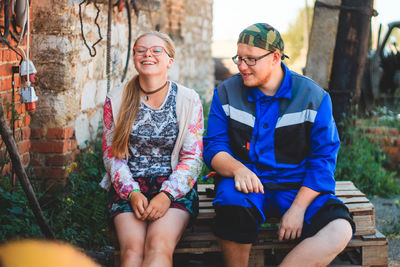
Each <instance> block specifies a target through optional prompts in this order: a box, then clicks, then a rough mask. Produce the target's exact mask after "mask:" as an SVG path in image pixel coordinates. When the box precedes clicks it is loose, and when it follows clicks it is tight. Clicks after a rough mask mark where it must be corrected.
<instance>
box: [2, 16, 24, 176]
mask: <svg viewBox="0 0 400 267" xmlns="http://www.w3.org/2000/svg"><path fill="white" fill-rule="evenodd" d="M2 12H3V11H2ZM0 24H1V25H4V15H3V13H2V14H1V17H0ZM1 31H2V33H4V29H1ZM7 41H9V43H10V45H11V46H13V47H15V46H16V42H15V41H14V40H12V39H11V37H10V35H9V37H8V39H7ZM19 47H20V48H22V49H24V50H25V51H26V36H25V39H24V41H23V42H21V44H20V45H19ZM17 50H18V49H17ZM20 59H21V58H20V57H19V56H18V55H17V53H15V52H14V51H12V50H11V49H9V48H8V47H7V45H6V44H4V43H0V99H1V103H2V105H3V108H4V111H5V115H6V120H7V122H8V123H9V126H10V128H11V129H12V130H13V133H14V137H15V140H16V143H17V147H18V150H19V153H20V156H21V160H22V164H23V165H24V166H25V167H26V166H27V165H28V163H29V161H30V153H29V150H30V147H31V142H30V136H31V129H30V127H29V126H30V123H31V116H30V114H29V113H28V112H27V111H26V109H25V104H23V103H20V95H19V93H20V90H19V89H20V88H21V87H23V86H24V84H23V83H22V82H21V79H20V77H19V73H14V81H15V85H14V90H13V89H12V77H13V72H12V67H13V66H16V67H17V66H19V62H20ZM13 95H14V96H13ZM12 121H14V129H13V125H12V123H11V122H12ZM7 161H9V156H8V153H7V151H6V146H5V144H4V142H3V140H2V139H0V166H3V165H4V164H5V165H4V169H3V170H2V173H1V175H2V176H4V175H9V174H10V173H11V163H7V164H6V162H7Z"/></svg>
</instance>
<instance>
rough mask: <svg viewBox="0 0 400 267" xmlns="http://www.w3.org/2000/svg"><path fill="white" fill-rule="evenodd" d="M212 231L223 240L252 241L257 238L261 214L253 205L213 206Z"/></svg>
mask: <svg viewBox="0 0 400 267" xmlns="http://www.w3.org/2000/svg"><path fill="white" fill-rule="evenodd" d="M215 212H216V217H215V222H214V232H215V234H216V236H218V237H219V238H221V239H224V240H230V241H234V242H237V243H242V244H248V243H253V242H254V241H255V240H256V239H257V233H258V226H259V224H260V221H261V215H260V213H259V211H258V210H257V208H255V207H241V206H234V205H222V206H217V207H216V208H215Z"/></svg>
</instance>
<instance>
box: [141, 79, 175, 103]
mask: <svg viewBox="0 0 400 267" xmlns="http://www.w3.org/2000/svg"><path fill="white" fill-rule="evenodd" d="M167 83H168V81H165V83H164V84H163V85H162V86H161V87H160V88H157V89H156V90H154V91H151V92H146V91H145V90H143V88H142V87H141V86H140V83H139V82H138V85H139V89H140V91H142V93H143V94H145V96H144V100H146V101H148V100H149V95H152V94H155V93H157V92H158V91H160V90H162V89H163V88H164V87H165V86H166V85H167Z"/></svg>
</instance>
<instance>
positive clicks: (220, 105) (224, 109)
mask: <svg viewBox="0 0 400 267" xmlns="http://www.w3.org/2000/svg"><path fill="white" fill-rule="evenodd" d="M282 69H283V70H284V72H285V75H284V79H283V81H282V83H281V86H280V88H279V89H278V91H277V93H276V94H275V95H274V96H266V95H264V94H263V93H262V92H261V91H260V90H259V89H257V88H256V87H246V86H245V85H244V84H243V80H242V77H241V75H240V74H237V75H234V76H233V77H231V78H229V79H227V80H226V81H224V82H223V83H221V84H220V85H219V86H218V87H217V88H215V90H214V96H213V100H212V104H211V108H210V114H209V118H208V126H207V136H206V137H204V159H205V162H206V164H207V165H208V166H209V167H211V160H212V158H213V157H214V156H215V155H216V154H217V153H218V152H221V151H225V152H227V153H229V154H230V155H232V156H233V157H234V158H235V159H237V160H239V161H240V162H242V163H243V164H244V165H245V166H246V167H247V168H249V169H250V170H251V171H252V172H254V173H255V174H256V175H257V176H258V177H259V178H260V179H261V181H262V182H263V183H275V184H298V185H299V187H300V186H306V187H309V188H311V189H313V190H315V191H317V192H326V193H334V190H335V180H334V172H335V167H336V158H337V153H338V150H339V146H340V141H339V137H338V132H337V128H336V125H335V122H334V119H333V116H332V103H331V99H330V96H329V94H328V93H327V92H326V91H325V90H323V89H322V88H321V87H320V86H318V85H317V84H316V83H315V82H314V81H312V80H311V79H309V78H307V77H305V76H302V75H300V74H297V73H295V72H292V71H290V70H289V69H288V68H287V67H286V66H285V65H284V64H283V63H282Z"/></svg>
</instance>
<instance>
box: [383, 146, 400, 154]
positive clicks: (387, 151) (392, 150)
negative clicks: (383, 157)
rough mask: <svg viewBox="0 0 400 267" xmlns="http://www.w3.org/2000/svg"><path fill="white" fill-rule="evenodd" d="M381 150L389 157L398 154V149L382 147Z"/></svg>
mask: <svg viewBox="0 0 400 267" xmlns="http://www.w3.org/2000/svg"><path fill="white" fill-rule="evenodd" d="M382 150H383V151H384V152H385V153H387V154H389V155H396V154H398V153H399V148H398V147H394V146H384V147H382Z"/></svg>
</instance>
